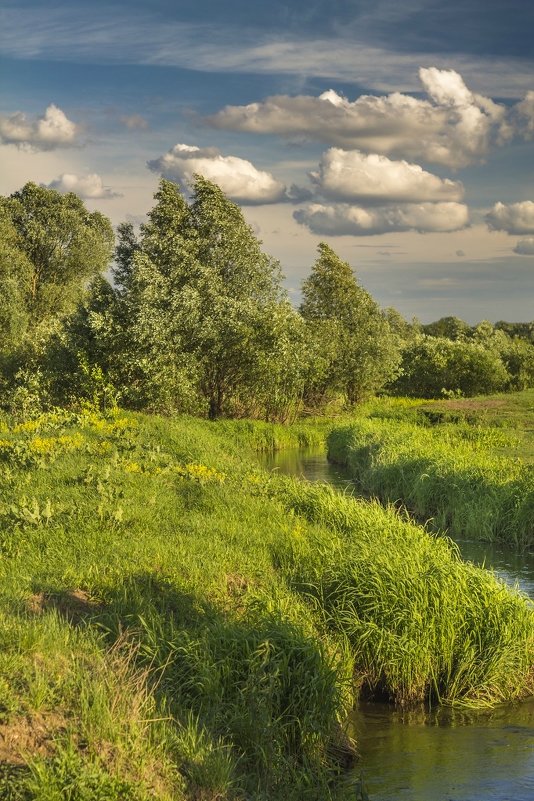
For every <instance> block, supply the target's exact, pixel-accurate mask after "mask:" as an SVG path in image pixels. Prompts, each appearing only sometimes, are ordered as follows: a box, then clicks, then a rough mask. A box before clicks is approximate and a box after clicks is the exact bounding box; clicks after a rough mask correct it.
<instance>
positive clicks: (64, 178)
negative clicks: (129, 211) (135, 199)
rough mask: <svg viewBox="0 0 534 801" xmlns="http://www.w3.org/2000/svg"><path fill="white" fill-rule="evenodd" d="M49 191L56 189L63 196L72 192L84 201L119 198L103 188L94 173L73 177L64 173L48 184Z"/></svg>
mask: <svg viewBox="0 0 534 801" xmlns="http://www.w3.org/2000/svg"><path fill="white" fill-rule="evenodd" d="M48 188H49V189H56V190H57V191H58V192H62V193H63V194H64V193H66V192H74V193H75V194H76V195H78V196H79V197H81V198H83V199H84V200H104V199H106V198H113V197H121V195H119V194H118V193H117V192H113V191H112V190H111V189H108V188H107V187H105V186H104V184H103V182H102V178H101V177H100V175H97V174H96V173H92V174H90V175H74V173H68V172H65V173H63V175H60V176H59V178H56V179H55V180H54V181H51V183H49V184H48Z"/></svg>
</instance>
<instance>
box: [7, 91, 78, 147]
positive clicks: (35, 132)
mask: <svg viewBox="0 0 534 801" xmlns="http://www.w3.org/2000/svg"><path fill="white" fill-rule="evenodd" d="M78 133H79V129H78V126H77V125H76V124H75V123H74V122H72V120H69V119H68V117H67V116H66V114H65V113H64V112H63V111H62V110H61V109H60V108H58V106H55V105H54V104H53V103H51V104H50V105H49V106H48V108H47V109H46V111H45V113H44V114H43V116H41V117H37V118H35V119H29V118H28V117H27V116H26V115H25V114H23V113H22V112H21V111H18V112H16V113H15V114H11V115H10V116H0V141H1V142H2V143H3V144H6V145H16V146H17V147H19V148H22V149H26V150H54V149H55V148H58V147H68V146H72V145H75V144H76V142H77V136H78Z"/></svg>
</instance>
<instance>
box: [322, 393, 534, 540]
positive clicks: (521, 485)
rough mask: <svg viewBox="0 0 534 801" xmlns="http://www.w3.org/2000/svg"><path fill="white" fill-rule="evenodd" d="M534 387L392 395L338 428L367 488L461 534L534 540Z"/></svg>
mask: <svg viewBox="0 0 534 801" xmlns="http://www.w3.org/2000/svg"><path fill="white" fill-rule="evenodd" d="M533 409H534V393H533V392H532V391H531V390H530V391H527V392H523V393H517V395H515V396H514V395H510V396H492V397H489V398H479V399H471V400H465V401H459V400H456V401H449V402H434V403H429V402H419V401H411V402H409V401H405V400H402V399H401V400H387V399H385V400H382V401H379V402H375V403H374V404H372V405H370V406H369V407H368V408H367V409H366V410H364V412H363V413H362V414H361V415H360V416H359V417H358V418H355V419H354V420H352V421H350V422H349V423H347V424H345V425H340V426H336V428H335V429H334V430H333V431H332V432H331V433H330V435H329V437H328V453H329V458H330V459H331V460H333V461H335V462H338V463H340V464H344V465H346V466H347V468H348V469H349V472H350V474H351V476H352V477H353V478H354V480H355V483H356V486H357V487H358V488H359V489H360V491H361V492H362V493H363V494H365V495H367V496H371V497H377V498H379V499H380V500H381V501H383V502H390V503H394V504H395V505H397V506H403V507H406V508H407V509H408V510H409V512H410V513H412V514H413V515H415V516H416V517H417V519H419V520H421V521H424V522H426V523H427V525H428V526H429V527H430V528H432V529H434V530H437V531H445V532H449V533H450V534H452V535H453V536H455V537H460V538H462V537H463V538H466V539H481V540H488V541H492V540H502V541H504V542H508V543H509V544H510V545H513V546H516V547H522V548H525V547H531V546H532V544H533V543H534V471H533V469H532V465H531V455H532V453H533V448H534V435H533V428H532V425H533V420H534V411H533Z"/></svg>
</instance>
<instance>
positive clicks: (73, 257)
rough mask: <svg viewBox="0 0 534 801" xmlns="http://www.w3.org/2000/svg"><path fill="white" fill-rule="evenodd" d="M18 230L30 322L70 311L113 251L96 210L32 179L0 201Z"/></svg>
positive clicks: (110, 237) (109, 231)
mask: <svg viewBox="0 0 534 801" xmlns="http://www.w3.org/2000/svg"><path fill="white" fill-rule="evenodd" d="M4 205H5V209H6V212H7V214H8V215H9V217H10V219H11V222H12V224H13V226H14V228H15V230H16V231H17V234H18V247H19V248H20V250H21V251H22V253H24V255H25V256H26V258H27V260H28V261H29V263H30V264H31V272H30V275H29V281H28V280H27V279H26V276H25V277H24V282H25V302H26V307H27V310H28V314H29V325H30V326H37V325H40V324H42V323H45V322H51V321H52V320H58V319H61V318H62V317H65V316H66V315H67V314H68V313H69V312H72V311H73V310H74V308H75V307H76V304H77V303H78V301H79V300H80V298H81V297H82V294H83V291H84V289H85V287H86V285H87V283H88V281H89V279H90V278H92V277H93V276H95V275H98V274H99V273H101V272H103V271H104V270H105V269H106V267H107V266H108V264H109V261H110V259H111V256H112V255H113V242H114V236H113V229H112V227H111V223H110V222H109V220H108V219H107V218H106V217H104V216H103V215H102V214H100V212H98V211H94V212H92V213H91V212H89V211H87V209H86V208H85V206H84V204H83V202H82V201H81V200H80V198H79V197H78V196H77V195H75V194H73V193H72V192H69V193H68V194H66V195H61V194H60V193H59V192H56V191H55V190H53V189H46V188H45V187H42V186H37V185H36V184H33V183H28V184H26V185H25V186H24V187H23V188H22V189H21V190H20V191H19V192H15V193H14V194H12V195H11V196H10V197H9V198H8V199H7V201H5V202H4Z"/></svg>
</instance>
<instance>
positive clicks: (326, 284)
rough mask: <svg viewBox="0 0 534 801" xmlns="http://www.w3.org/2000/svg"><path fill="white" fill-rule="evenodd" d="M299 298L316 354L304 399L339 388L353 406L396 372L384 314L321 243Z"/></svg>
mask: <svg viewBox="0 0 534 801" xmlns="http://www.w3.org/2000/svg"><path fill="white" fill-rule="evenodd" d="M302 297H303V300H302V305H301V307H300V311H301V314H302V316H303V318H304V319H305V320H306V321H307V323H308V326H309V331H310V337H311V340H312V343H314V344H313V346H312V347H313V349H314V350H315V352H316V353H317V356H318V360H317V361H318V364H317V366H314V367H313V368H312V370H313V372H312V374H311V376H310V381H309V383H308V397H311V398H312V399H316V400H317V399H319V398H321V396H322V397H323V398H324V397H325V396H326V395H327V394H328V392H329V391H334V392H342V393H343V394H344V395H345V397H346V399H347V401H348V403H349V404H351V405H352V404H354V403H357V402H359V401H360V400H362V399H364V398H365V397H367V396H369V395H371V394H372V393H373V392H375V391H377V390H378V389H380V388H381V387H382V386H384V384H385V383H386V382H387V381H388V380H390V379H391V378H392V377H393V376H394V375H395V370H396V368H397V365H398V362H399V353H398V343H397V338H396V337H395V336H394V334H393V333H392V331H391V329H390V326H389V324H388V322H387V319H386V317H385V316H384V314H382V312H381V311H380V308H379V307H378V305H377V304H376V302H375V301H374V300H373V298H372V297H371V295H370V294H369V293H368V292H367V291H366V290H365V289H363V287H361V286H360V285H359V284H358V282H357V280H356V278H355V276H354V273H353V272H352V269H351V267H350V266H349V264H347V262H344V261H342V260H341V259H340V258H339V256H338V255H337V254H336V253H335V252H334V251H333V250H332V248H330V247H329V246H328V245H327V244H325V243H324V242H321V244H320V245H319V256H318V258H317V260H316V262H315V264H314V266H313V269H312V272H311V275H310V276H309V277H308V278H307V279H306V280H305V281H304V284H303V287H302Z"/></svg>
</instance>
